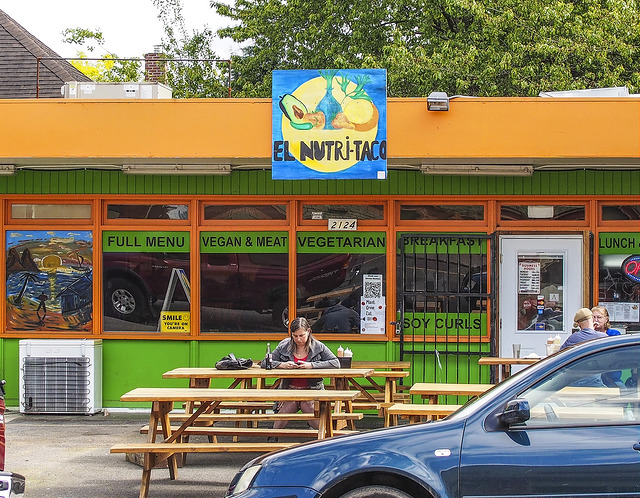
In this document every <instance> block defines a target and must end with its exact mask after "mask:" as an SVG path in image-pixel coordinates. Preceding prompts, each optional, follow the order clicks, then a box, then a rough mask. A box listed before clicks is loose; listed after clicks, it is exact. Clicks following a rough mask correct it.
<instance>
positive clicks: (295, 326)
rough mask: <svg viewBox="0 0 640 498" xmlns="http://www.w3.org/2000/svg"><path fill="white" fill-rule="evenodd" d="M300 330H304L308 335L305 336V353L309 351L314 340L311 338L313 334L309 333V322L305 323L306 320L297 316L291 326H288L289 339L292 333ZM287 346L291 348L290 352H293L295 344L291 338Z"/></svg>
mask: <svg viewBox="0 0 640 498" xmlns="http://www.w3.org/2000/svg"><path fill="white" fill-rule="evenodd" d="M300 329H304V330H306V331H307V332H308V334H309V335H307V342H306V344H305V345H304V347H305V349H306V350H307V351H310V350H311V345H312V344H313V342H314V341H315V338H314V337H313V334H312V333H311V325H309V322H308V321H307V319H306V318H305V317H303V316H299V317H297V318H295V319H294V320H293V321H292V322H291V324H290V325H289V331H290V333H289V336H290V337H291V335H293V333H294V332H295V331H296V330H300ZM289 346H290V347H291V351H292V352H293V351H295V347H296V345H295V343H294V342H293V338H292V339H291V341H290V342H289Z"/></svg>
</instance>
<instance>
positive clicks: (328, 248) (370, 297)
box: [296, 232, 386, 334]
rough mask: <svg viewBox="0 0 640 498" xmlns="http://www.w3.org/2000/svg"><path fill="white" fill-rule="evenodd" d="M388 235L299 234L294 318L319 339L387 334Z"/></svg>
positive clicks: (362, 233)
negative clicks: (306, 324)
mask: <svg viewBox="0 0 640 498" xmlns="http://www.w3.org/2000/svg"><path fill="white" fill-rule="evenodd" d="M385 254H386V234H385V233H383V232H353V233H349V232H335V233H334V232H298V234H297V261H296V269H297V275H298V277H297V292H298V311H297V315H298V316H304V317H306V318H307V319H308V320H309V322H310V323H311V325H312V328H313V330H314V332H318V333H362V334H384V333H385V324H386V320H385V308H386V296H385V282H386V256H385Z"/></svg>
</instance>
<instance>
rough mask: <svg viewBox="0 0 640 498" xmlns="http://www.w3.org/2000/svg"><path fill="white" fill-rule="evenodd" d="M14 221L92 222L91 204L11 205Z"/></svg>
mask: <svg viewBox="0 0 640 498" xmlns="http://www.w3.org/2000/svg"><path fill="white" fill-rule="evenodd" d="M11 218H12V219H14V220H72V219H73V220H90V219H91V205H90V204H11Z"/></svg>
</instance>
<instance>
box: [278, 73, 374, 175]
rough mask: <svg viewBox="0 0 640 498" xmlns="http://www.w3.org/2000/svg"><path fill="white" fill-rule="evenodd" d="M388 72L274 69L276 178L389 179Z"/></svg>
mask: <svg viewBox="0 0 640 498" xmlns="http://www.w3.org/2000/svg"><path fill="white" fill-rule="evenodd" d="M386 83H387V73H386V70H384V69H357V70H352V69H340V70H337V69H326V70H299V71H274V72H273V85H272V157H271V165H272V172H271V174H272V178H273V179H274V180H301V179H340V178H352V179H353V178H360V179H378V180H384V179H386V177H387V92H386Z"/></svg>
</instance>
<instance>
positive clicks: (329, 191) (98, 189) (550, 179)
mask: <svg viewBox="0 0 640 498" xmlns="http://www.w3.org/2000/svg"><path fill="white" fill-rule="evenodd" d="M639 192H640V169H638V170H626V171H602V170H576V171H541V172H536V173H535V174H534V175H533V176H532V177H509V176H431V175H423V174H421V173H419V172H415V171H396V170H391V171H389V178H388V179H387V180H383V181H381V180H324V181H319V180H301V181H293V180H283V181H273V180H272V179H271V171H270V170H261V171H234V172H233V173H232V174H231V175H230V176H198V175H195V176H173V175H164V176H146V175H125V174H123V173H121V172H119V171H100V170H72V171H34V170H21V171H19V172H18V173H17V174H16V175H14V176H2V177H0V194H129V195H133V194H149V195H151V194H156V195H161V194H166V195H248V194H257V195H357V196H360V195H362V196H369V195H637V194H638V193H639Z"/></svg>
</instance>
